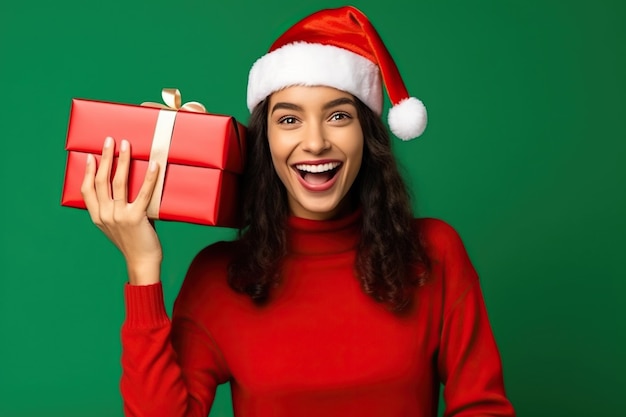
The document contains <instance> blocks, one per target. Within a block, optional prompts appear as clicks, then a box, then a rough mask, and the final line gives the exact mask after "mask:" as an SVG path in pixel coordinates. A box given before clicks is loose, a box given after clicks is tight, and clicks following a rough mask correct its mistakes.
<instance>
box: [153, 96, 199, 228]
mask: <svg viewBox="0 0 626 417" xmlns="http://www.w3.org/2000/svg"><path fill="white" fill-rule="evenodd" d="M161 97H163V102H164V103H165V105H164V104H161V103H152V102H144V103H141V105H142V106H146V107H155V108H158V109H161V110H160V111H159V117H158V118H157V122H156V126H155V128H154V135H153V137H152V146H151V148H150V161H154V162H156V163H158V164H159V177H158V178H157V183H156V185H155V187H154V192H153V193H152V198H151V199H150V203H149V204H148V208H147V210H146V211H147V214H148V217H149V218H151V219H158V218H159V209H160V207H161V197H162V196H163V184H164V182H165V171H166V169H167V156H168V154H169V151H170V143H171V141H172V133H173V131H174V122H175V120H176V113H177V112H178V111H179V110H183V111H190V112H194V113H206V108H205V107H204V105H202V104H201V103H198V102H197V101H190V102H188V103H185V104H181V103H182V98H181V94H180V91H179V90H178V89H177V88H164V89H163V90H161Z"/></svg>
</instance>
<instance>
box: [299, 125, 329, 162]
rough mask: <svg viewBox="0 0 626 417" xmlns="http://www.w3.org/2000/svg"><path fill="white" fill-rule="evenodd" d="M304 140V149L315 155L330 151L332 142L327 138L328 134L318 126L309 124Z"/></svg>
mask: <svg viewBox="0 0 626 417" xmlns="http://www.w3.org/2000/svg"><path fill="white" fill-rule="evenodd" d="M303 133H304V136H303V139H302V148H303V149H304V150H305V151H307V152H310V153H312V154H314V155H319V154H321V153H323V152H325V151H327V150H328V149H330V142H329V141H328V139H327V138H326V132H324V129H323V127H322V126H320V125H318V124H314V123H311V124H308V126H307V129H306V131H305V132H303Z"/></svg>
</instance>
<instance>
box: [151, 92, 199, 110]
mask: <svg viewBox="0 0 626 417" xmlns="http://www.w3.org/2000/svg"><path fill="white" fill-rule="evenodd" d="M161 97H163V103H165V104H161V103H153V102H151V101H146V102H145V103H141V105H142V106H147V107H156V108H159V109H164V110H176V111H178V110H185V111H191V112H194V113H206V107H204V105H203V104H202V103H198V102H197V101H190V102H188V103H185V104H182V105H181V103H182V102H183V100H182V97H181V94H180V90H179V89H178V88H164V89H163V90H161Z"/></svg>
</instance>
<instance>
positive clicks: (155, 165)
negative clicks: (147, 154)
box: [148, 161, 157, 172]
mask: <svg viewBox="0 0 626 417" xmlns="http://www.w3.org/2000/svg"><path fill="white" fill-rule="evenodd" d="M156 168H157V163H156V162H154V161H150V164H149V165H148V169H149V170H150V171H152V172H154V171H156Z"/></svg>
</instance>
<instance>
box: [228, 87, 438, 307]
mask: <svg viewBox="0 0 626 417" xmlns="http://www.w3.org/2000/svg"><path fill="white" fill-rule="evenodd" d="M268 102H269V100H268V99H266V100H265V101H263V102H261V103H260V104H259V105H257V106H256V108H255V109H254V111H253V112H252V114H251V116H250V120H249V123H248V134H247V140H248V147H247V149H248V150H247V163H246V170H245V172H244V175H243V187H242V191H243V205H242V218H243V226H242V227H241V229H240V231H239V243H240V245H239V249H240V250H239V251H238V253H237V256H235V257H234V258H233V260H232V261H231V264H230V266H229V270H228V282H229V284H230V286H231V287H232V288H233V289H234V290H235V291H238V292H241V293H245V294H247V295H249V296H250V297H251V298H252V300H254V301H255V302H257V303H263V302H266V301H267V300H269V299H270V297H271V288H272V287H273V286H275V285H277V284H278V282H279V279H280V270H281V261H282V259H283V258H284V256H285V255H286V253H287V231H286V230H287V229H286V220H287V217H288V215H289V206H288V202H287V192H286V190H285V187H284V186H283V184H282V182H281V180H280V178H279V177H278V175H277V174H276V171H275V169H274V166H273V164H272V157H271V154H270V149H269V143H268V139H267V113H268ZM355 102H356V107H357V114H358V118H359V121H360V123H361V128H362V129H363V138H364V146H363V161H362V165H361V170H360V171H359V174H358V176H357V178H356V180H355V183H354V184H353V186H352V188H351V190H350V193H351V197H352V199H353V200H354V201H356V202H357V204H359V205H360V206H361V207H362V220H361V221H362V224H361V239H360V242H359V245H358V247H357V256H356V261H355V272H356V276H357V277H358V279H359V280H360V282H361V287H362V289H363V291H364V292H365V293H367V294H369V295H370V296H372V297H373V298H374V299H375V300H376V301H379V302H383V303H385V304H387V305H388V306H389V307H390V309H391V310H393V311H396V312H402V311H404V310H406V309H407V307H408V306H409V305H410V300H411V299H412V290H413V289H414V288H415V287H416V286H418V285H420V284H421V283H423V282H425V279H426V278H427V275H428V271H429V270H430V261H429V259H428V257H427V255H426V251H425V249H424V246H423V243H422V242H421V239H419V238H416V236H419V233H418V234H416V230H415V222H413V214H412V210H411V203H410V198H409V194H408V192H407V188H406V186H405V183H404V181H403V180H402V177H401V175H400V173H399V170H398V166H397V164H396V160H395V157H394V156H393V153H392V151H391V144H390V139H389V134H388V133H387V129H386V127H385V126H384V125H383V123H382V121H381V119H380V117H379V116H377V115H376V114H375V113H373V112H372V110H370V109H369V108H368V107H367V106H366V105H365V104H363V103H362V102H361V101H360V100H359V99H357V98H356V97H355Z"/></svg>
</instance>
